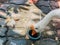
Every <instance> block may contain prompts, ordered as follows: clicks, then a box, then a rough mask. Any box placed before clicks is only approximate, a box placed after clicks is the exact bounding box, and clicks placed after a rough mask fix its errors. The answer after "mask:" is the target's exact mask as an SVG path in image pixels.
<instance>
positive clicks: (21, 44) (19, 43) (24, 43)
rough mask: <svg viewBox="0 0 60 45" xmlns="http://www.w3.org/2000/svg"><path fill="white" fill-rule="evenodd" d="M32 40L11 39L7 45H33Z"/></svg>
mask: <svg viewBox="0 0 60 45" xmlns="http://www.w3.org/2000/svg"><path fill="white" fill-rule="evenodd" d="M31 44H32V43H31V41H30V40H26V39H19V38H11V37H10V38H9V41H8V43H7V45H31Z"/></svg>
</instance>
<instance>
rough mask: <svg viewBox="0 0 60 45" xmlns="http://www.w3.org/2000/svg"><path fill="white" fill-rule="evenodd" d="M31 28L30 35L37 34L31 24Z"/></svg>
mask: <svg viewBox="0 0 60 45" xmlns="http://www.w3.org/2000/svg"><path fill="white" fill-rule="evenodd" d="M30 28H31V30H32V35H33V36H34V35H35V34H37V32H36V31H35V28H34V26H33V25H31V27H30Z"/></svg>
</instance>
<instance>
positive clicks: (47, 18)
mask: <svg viewBox="0 0 60 45" xmlns="http://www.w3.org/2000/svg"><path fill="white" fill-rule="evenodd" d="M53 17H59V18H60V9H55V10H52V11H51V12H49V13H48V14H47V15H46V16H45V17H44V18H43V19H42V20H41V21H39V22H38V23H37V24H35V25H34V27H35V28H38V29H36V31H37V32H42V31H44V28H45V27H46V26H47V25H48V23H49V22H50V21H51V20H52V18H53Z"/></svg>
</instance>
